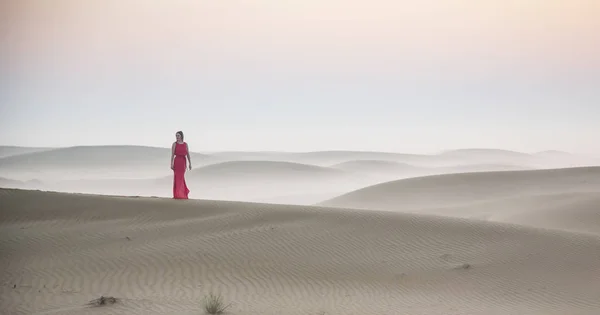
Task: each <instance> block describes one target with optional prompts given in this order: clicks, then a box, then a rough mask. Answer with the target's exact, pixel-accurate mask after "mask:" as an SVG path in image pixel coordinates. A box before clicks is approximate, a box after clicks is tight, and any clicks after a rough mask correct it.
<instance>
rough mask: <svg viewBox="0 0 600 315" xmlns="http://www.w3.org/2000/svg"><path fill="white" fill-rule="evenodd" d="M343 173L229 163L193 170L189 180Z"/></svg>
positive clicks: (305, 167) (294, 165)
mask: <svg viewBox="0 0 600 315" xmlns="http://www.w3.org/2000/svg"><path fill="white" fill-rule="evenodd" d="M342 174H343V172H341V171H339V170H337V169H334V168H328V167H321V166H316V165H308V164H301V163H292V162H281V161H229V162H223V163H216V164H211V165H207V166H204V167H201V168H197V169H194V170H192V171H191V172H190V173H189V174H188V177H189V178H194V177H196V176H208V175H212V176H214V175H217V176H219V177H223V176H230V175H233V176H236V178H237V177H240V176H246V175H249V176H256V175H274V176H315V175H342Z"/></svg>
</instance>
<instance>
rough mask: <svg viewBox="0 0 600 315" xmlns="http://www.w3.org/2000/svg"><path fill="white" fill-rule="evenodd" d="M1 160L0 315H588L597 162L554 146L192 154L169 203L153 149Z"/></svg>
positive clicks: (599, 249)
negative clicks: (212, 303)
mask: <svg viewBox="0 0 600 315" xmlns="http://www.w3.org/2000/svg"><path fill="white" fill-rule="evenodd" d="M105 149H106V150H105ZM8 151H10V152H13V154H12V155H10V156H6V157H4V158H0V177H2V180H1V181H0V187H4V188H2V189H0V205H1V208H0V233H1V235H2V238H1V239H0V253H2V255H1V258H0V268H2V270H4V272H3V273H2V278H1V280H2V281H1V283H2V287H1V292H0V309H2V310H3V313H2V314H203V313H204V309H203V299H204V297H205V296H207V295H208V294H210V293H214V294H219V295H221V296H222V298H223V299H224V302H225V303H226V304H227V303H231V306H230V308H228V309H227V312H226V313H227V314H314V315H317V314H361V315H362V314H418V315H422V314H427V315H430V314H433V315H436V314H439V315H452V314H455V315H459V314H460V315H474V314H477V315H490V314H491V315H495V314H502V315H504V314H519V315H521V314H532V315H558V314H561V315H563V314H576V315H588V314H589V315H597V314H599V311H600V298H599V297H600V278H599V276H598V275H600V256H599V253H600V209H599V206H600V179H599V178H600V167H598V166H593V165H594V164H593V161H592V162H590V161H587V160H586V161H582V160H581V159H579V158H577V157H574V156H571V155H569V154H567V153H562V152H555V151H550V152H542V153H535V154H525V153H519V152H512V151H503V150H483V149H471V150H458V151H451V152H443V153H440V154H437V155H415V154H396V153H386V152H352V151H329V152H306V153H280V152H221V153H219V152H217V153H195V154H194V155H193V157H192V159H193V160H194V165H195V168H194V169H193V170H192V171H191V172H189V173H188V174H187V175H186V177H187V178H188V182H189V183H190V188H191V190H192V193H191V196H190V197H191V198H194V199H190V200H172V199H169V198H168V197H169V195H170V189H171V180H172V179H171V177H170V170H169V169H168V168H167V167H165V164H166V162H165V161H167V162H168V150H165V149H161V148H148V147H130V146H110V147H74V148H59V149H51V150H50V149H49V150H42V151H36V150H35V149H32V150H27V149H24V150H16V149H14V148H11V150H8ZM15 152H16V153H15ZM165 153H166V154H165ZM132 158H133V160H135V163H133V162H132ZM65 159H66V160H65ZM72 161H75V162H73V163H71V162H72ZM556 165H558V166H559V167H554V168H553V166H556ZM590 165H592V166H590ZM595 165H598V164H595ZM167 166H168V165H167ZM15 188H17V189H15ZM165 197H167V198H165ZM259 202H260V203H259ZM101 296H112V297H115V298H117V303H116V304H113V305H106V306H102V307H92V306H89V305H87V303H88V302H89V301H91V300H94V299H97V298H99V297H101Z"/></svg>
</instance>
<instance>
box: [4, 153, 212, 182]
mask: <svg viewBox="0 0 600 315" xmlns="http://www.w3.org/2000/svg"><path fill="white" fill-rule="evenodd" d="M169 153H170V148H155V147H143V146H77V147H68V148H59V149H53V150H47V151H41V152H33V153H27V154H21V155H17V156H9V157H5V158H2V159H0V173H1V174H5V176H9V175H11V176H10V177H13V178H17V179H22V178H27V179H32V178H36V179H40V180H45V179H52V180H54V179H81V178H116V177H124V178H127V177H138V176H142V177H145V178H149V177H153V176H159V174H161V173H165V172H168V171H169ZM206 159H207V156H206V155H203V154H198V153H192V160H193V161H195V162H197V165H198V166H200V165H202V163H203V162H205V161H206ZM12 175H14V176H12ZM18 177H19V178H18Z"/></svg>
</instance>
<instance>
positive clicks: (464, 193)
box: [319, 167, 600, 211]
mask: <svg viewBox="0 0 600 315" xmlns="http://www.w3.org/2000/svg"><path fill="white" fill-rule="evenodd" d="M596 191H600V167H574V168H560V169H543V170H519V171H496V172H471V173H454V174H442V175H430V176H423V177H414V178H408V179H401V180H396V181H390V182H385V183H381V184H376V185H373V186H369V187H365V188H361V189H358V190H355V191H352V192H348V193H346V194H343V195H341V196H338V197H335V198H332V199H329V200H326V201H323V202H320V203H319V205H323V206H335V207H351V208H363V209H379V210H397V211H402V210H406V209H415V208H431V207H438V206H439V205H440V204H443V205H445V206H459V205H467V204H470V203H474V202H482V201H486V200H493V199H498V198H506V197H511V196H518V195H527V194H538V193H552V192H557V193H561V192H596Z"/></svg>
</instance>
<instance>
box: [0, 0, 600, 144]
mask: <svg viewBox="0 0 600 315" xmlns="http://www.w3.org/2000/svg"><path fill="white" fill-rule="evenodd" d="M0 6H1V7H0V32H1V34H0V35H1V37H0V58H1V60H0V106H1V107H0V145H22V146H71V145H97V144H138V145H151V146H161V147H168V146H170V144H171V143H172V141H173V140H174V134H175V131H177V130H183V131H184V132H185V134H186V140H187V141H188V143H189V144H190V147H191V148H192V150H194V151H218V150H273V151H276V150H284V151H313V150H345V149H348V150H383V151H399V152H413V153H432V152H437V151H440V150H447V149H456V148H471V147H486V148H504V149H511V150H520V151H525V152H535V151H540V150H548V149H555V150H566V151H570V152H574V153H584V154H593V155H596V156H600V141H599V135H600V1H598V0H543V1H542V0H455V1H452V0H421V1H403V0H395V1H385V0H368V1H367V0H364V1H363V0H361V1H359V0H296V1H292V0H254V1H249V0H248V1H242V0H210V1H209V0H168V1H167V0H162V1H160V0H154V1H151V0H110V1H107V0H102V1H100V0H96V1H92V0H89V1H82V0H53V1H43V0H38V1H33V0H1V4H0Z"/></svg>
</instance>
